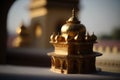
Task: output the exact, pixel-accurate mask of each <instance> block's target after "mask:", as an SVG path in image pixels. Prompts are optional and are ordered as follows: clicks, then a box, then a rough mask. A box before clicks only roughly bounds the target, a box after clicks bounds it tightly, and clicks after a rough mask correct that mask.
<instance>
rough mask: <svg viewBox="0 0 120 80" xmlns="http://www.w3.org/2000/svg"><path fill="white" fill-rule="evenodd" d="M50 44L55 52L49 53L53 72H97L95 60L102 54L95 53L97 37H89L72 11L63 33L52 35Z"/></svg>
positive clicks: (63, 27)
mask: <svg viewBox="0 0 120 80" xmlns="http://www.w3.org/2000/svg"><path fill="white" fill-rule="evenodd" d="M50 39H51V40H50V43H51V44H52V45H53V46H54V48H55V51H54V52H51V53H48V55H49V56H50V57H51V70H52V71H54V72H58V73H63V74H79V73H93V72H96V67H95V60H96V57H97V56H101V54H100V53H97V52H94V51H93V44H94V43H96V40H97V37H96V36H95V35H94V33H93V34H92V35H89V33H87V32H86V28H85V26H84V25H83V24H81V23H80V21H79V20H78V19H77V16H76V12H75V10H74V9H73V10H72V17H70V18H69V19H68V20H67V21H66V24H64V25H63V26H62V28H61V33H59V34H56V33H54V34H52V35H51V37H50Z"/></svg>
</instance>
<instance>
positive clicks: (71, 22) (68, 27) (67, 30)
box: [61, 9, 86, 37]
mask: <svg viewBox="0 0 120 80" xmlns="http://www.w3.org/2000/svg"><path fill="white" fill-rule="evenodd" d="M78 32H79V33H80V34H81V35H84V36H85V33H86V28H85V26H84V25H83V24H80V21H79V20H78V19H77V17H76V13H75V10H74V9H73V10H72V17H70V18H69V19H68V20H67V21H66V24H64V25H63V26H62V28H61V34H62V35H64V34H68V35H69V36H71V37H75V36H76V35H77V33H78Z"/></svg>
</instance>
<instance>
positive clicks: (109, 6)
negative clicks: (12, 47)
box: [7, 0, 120, 35]
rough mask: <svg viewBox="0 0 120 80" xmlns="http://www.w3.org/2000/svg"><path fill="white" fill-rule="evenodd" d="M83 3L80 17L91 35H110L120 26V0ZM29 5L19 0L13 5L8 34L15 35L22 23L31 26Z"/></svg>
mask: <svg viewBox="0 0 120 80" xmlns="http://www.w3.org/2000/svg"><path fill="white" fill-rule="evenodd" d="M81 3H82V5H81V6H82V9H81V11H80V13H79V15H78V16H79V19H80V21H81V22H82V24H84V25H85V26H86V29H87V31H88V32H89V33H90V34H92V33H93V32H94V33H95V34H96V35H101V34H109V33H110V32H111V31H112V29H113V28H114V27H116V26H120V0H81ZM29 4H30V0H17V1H16V2H15V3H14V4H13V5H12V7H11V9H10V10H9V13H8V21H7V29H8V33H10V34H15V33H16V29H17V27H18V26H19V25H20V24H21V23H22V22H24V24H25V25H26V26H27V25H29V23H30V17H29V9H28V6H29Z"/></svg>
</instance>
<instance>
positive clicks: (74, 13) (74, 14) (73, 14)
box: [72, 8, 76, 17]
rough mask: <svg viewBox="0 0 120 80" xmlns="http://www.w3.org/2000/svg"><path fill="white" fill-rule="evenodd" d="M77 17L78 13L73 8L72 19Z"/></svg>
mask: <svg viewBox="0 0 120 80" xmlns="http://www.w3.org/2000/svg"><path fill="white" fill-rule="evenodd" d="M75 16H76V12H75V9H74V8H73V10H72V17H75Z"/></svg>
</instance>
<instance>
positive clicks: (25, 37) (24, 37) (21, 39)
mask: <svg viewBox="0 0 120 80" xmlns="http://www.w3.org/2000/svg"><path fill="white" fill-rule="evenodd" d="M16 32H17V37H16V38H15V40H14V41H13V47H29V46H30V43H31V39H30V34H29V31H28V29H27V28H26V27H25V26H24V24H23V23H22V24H21V25H20V26H19V27H18V29H17V30H16Z"/></svg>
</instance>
